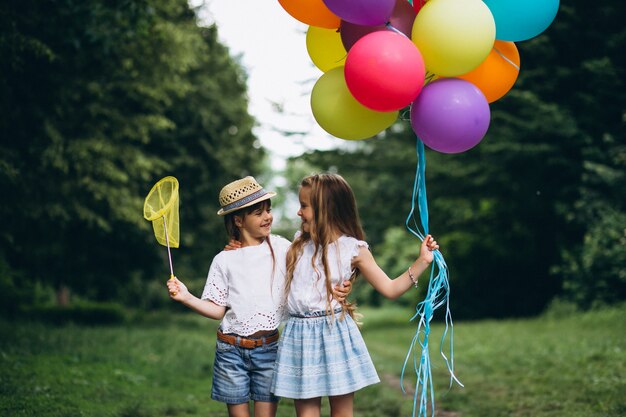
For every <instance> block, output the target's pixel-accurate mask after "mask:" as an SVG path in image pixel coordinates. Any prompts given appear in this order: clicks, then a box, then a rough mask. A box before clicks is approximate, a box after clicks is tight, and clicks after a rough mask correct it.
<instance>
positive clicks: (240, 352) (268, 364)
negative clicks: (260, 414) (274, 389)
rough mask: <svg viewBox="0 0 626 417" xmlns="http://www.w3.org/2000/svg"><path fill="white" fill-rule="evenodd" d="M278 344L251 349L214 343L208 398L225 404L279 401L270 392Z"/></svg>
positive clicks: (218, 341)
mask: <svg viewBox="0 0 626 417" xmlns="http://www.w3.org/2000/svg"><path fill="white" fill-rule="evenodd" d="M277 350H278V341H275V342H273V343H268V344H265V345H263V346H259V347H256V348H254V349H246V348H242V347H239V346H234V345H231V344H228V343H226V342H222V341H221V340H217V341H216V348H215V362H214V364H213V388H212V390H211V398H212V399H214V400H215V401H220V402H223V403H226V404H242V403H247V402H248V401H250V400H252V401H264V402H278V400H279V399H280V398H279V397H276V396H275V395H273V394H272V393H271V392H270V387H271V385H272V377H273V373H274V362H276V352H277Z"/></svg>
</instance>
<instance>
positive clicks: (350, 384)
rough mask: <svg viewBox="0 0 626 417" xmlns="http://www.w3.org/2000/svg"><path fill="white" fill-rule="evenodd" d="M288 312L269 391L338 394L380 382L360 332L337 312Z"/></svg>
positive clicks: (296, 396) (288, 394)
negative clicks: (299, 314)
mask: <svg viewBox="0 0 626 417" xmlns="http://www.w3.org/2000/svg"><path fill="white" fill-rule="evenodd" d="M316 313H317V314H315V313H313V314H314V315H315V316H314V317H294V316H292V317H290V318H289V320H288V321H287V323H286V325H285V328H284V330H283V333H282V335H281V338H280V342H279V345H278V354H277V358H276V363H275V364H274V379H273V381H272V388H271V391H272V392H273V393H274V395H277V396H279V397H286V398H294V399H306V398H316V397H325V396H335V395H344V394H349V393H351V392H355V391H357V390H359V389H361V388H363V387H366V386H368V385H372V384H375V383H377V382H380V379H379V378H378V375H377V374H376V369H375V368H374V364H373V363H372V359H371V358H370V355H369V353H368V351H367V347H366V346H365V342H364V341H363V337H362V336H361V332H360V331H359V329H358V327H357V325H356V323H355V322H354V320H353V319H352V317H350V316H348V315H347V314H346V315H345V317H344V318H343V319H342V320H339V318H340V317H341V313H339V314H336V315H335V320H334V321H332V316H325V315H322V316H320V314H324V312H316Z"/></svg>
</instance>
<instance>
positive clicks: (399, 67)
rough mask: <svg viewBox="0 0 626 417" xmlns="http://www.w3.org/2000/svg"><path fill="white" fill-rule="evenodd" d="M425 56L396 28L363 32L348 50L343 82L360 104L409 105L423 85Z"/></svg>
mask: <svg viewBox="0 0 626 417" xmlns="http://www.w3.org/2000/svg"><path fill="white" fill-rule="evenodd" d="M424 75H425V68H424V60H423V58H422V54H421V53H420V51H419V50H418V49H417V47H416V46H415V44H414V43H413V42H412V41H411V40H410V39H409V38H407V37H406V36H404V35H401V34H399V33H396V32H388V31H382V32H373V33H370V34H368V35H365V36H364V37H362V38H361V39H359V41H358V42H357V43H355V44H354V46H353V47H352V48H351V49H350V52H348V57H347V58H346V66H345V77H346V84H347V85H348V89H349V90H350V93H351V94H352V95H353V96H354V98H355V99H357V101H358V102H359V103H361V104H362V105H364V106H365V107H367V108H370V109H372V110H376V111H381V112H388V111H394V110H400V109H402V108H403V107H406V106H408V105H409V104H410V103H411V102H412V101H413V100H415V98H416V97H417V96H418V94H419V93H420V91H421V90H422V87H423V85H424Z"/></svg>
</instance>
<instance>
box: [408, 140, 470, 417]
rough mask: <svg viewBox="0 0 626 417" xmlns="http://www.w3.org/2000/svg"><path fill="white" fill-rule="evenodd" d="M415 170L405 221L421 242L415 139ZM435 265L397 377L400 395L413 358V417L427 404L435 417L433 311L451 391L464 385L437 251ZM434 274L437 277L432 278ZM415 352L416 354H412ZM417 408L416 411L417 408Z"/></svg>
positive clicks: (420, 175) (444, 269)
mask: <svg viewBox="0 0 626 417" xmlns="http://www.w3.org/2000/svg"><path fill="white" fill-rule="evenodd" d="M416 148H417V167H416V170H415V180H414V182H413V197H412V200H411V210H410V212H409V215H408V216H407V219H406V228H407V229H408V231H409V232H410V233H412V234H413V235H415V236H417V237H418V238H419V239H420V240H424V237H425V236H426V235H427V234H428V203H427V199H426V178H425V172H426V157H425V153H424V143H423V142H422V141H421V140H420V139H419V138H417V146H416ZM416 204H417V209H418V211H419V217H420V223H421V230H423V232H422V231H421V230H420V224H418V222H417V219H416V218H415V206H416ZM433 256H434V262H433V265H432V267H431V270H430V277H429V281H428V289H427V293H426V297H425V299H424V301H422V302H420V303H418V305H417V307H416V309H415V310H416V312H415V315H413V317H411V320H415V319H416V318H418V317H419V320H418V326H417V331H416V332H415V336H414V337H413V340H412V341H411V345H410V346H409V350H408V352H407V356H406V359H405V361H404V365H403V367H402V373H401V376H400V384H401V388H402V391H403V392H404V372H405V369H406V366H407V363H408V361H409V359H410V358H411V356H413V368H414V370H415V373H416V376H417V381H416V384H415V394H414V396H413V417H415V413H416V409H417V410H418V416H419V417H422V416H424V417H427V416H428V402H429V401H430V404H431V407H430V408H431V416H434V415H435V392H434V385H433V379H432V368H431V363H430V353H429V346H428V342H429V336H430V322H431V320H432V318H433V313H434V311H435V310H436V309H437V308H439V307H441V306H442V305H445V308H446V314H445V329H444V332H443V335H442V337H441V348H440V354H441V356H442V357H443V359H444V361H445V363H446V366H447V368H448V371H449V373H450V388H451V387H452V384H453V383H454V382H456V383H458V384H459V385H460V386H463V384H462V383H461V382H460V381H459V380H458V379H457V377H456V376H455V375H454V346H453V341H454V337H453V335H454V327H453V323H452V315H451V313H450V305H449V299H450V284H449V281H448V266H447V265H446V262H445V260H444V259H443V255H442V254H441V252H440V251H439V250H436V251H435V252H434V253H433ZM435 271H437V273H436V274H435ZM448 332H449V334H450V343H449V345H448V348H449V350H450V359H448V357H447V356H446V355H445V353H444V351H443V348H444V345H445V340H446V336H447V335H448ZM418 344H419V346H420V347H421V354H419V360H418V353H417V345H418ZM414 349H415V350H414ZM418 404H419V407H418Z"/></svg>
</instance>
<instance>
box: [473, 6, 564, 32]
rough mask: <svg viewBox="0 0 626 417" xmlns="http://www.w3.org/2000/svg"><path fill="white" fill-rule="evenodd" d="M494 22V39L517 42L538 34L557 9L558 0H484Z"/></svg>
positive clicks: (548, 22)
mask: <svg viewBox="0 0 626 417" xmlns="http://www.w3.org/2000/svg"><path fill="white" fill-rule="evenodd" d="M484 3H485V4H486V5H487V7H489V10H491V14H492V15H493V20H494V21H495V22H496V39H498V40H502V41H510V42H519V41H525V40H528V39H530V38H534V37H535V36H537V35H540V34H541V33H542V32H543V31H544V30H546V29H547V28H548V26H550V24H551V23H552V21H553V20H554V18H555V17H556V13H557V11H558V10H559V0H524V1H521V0H484Z"/></svg>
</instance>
